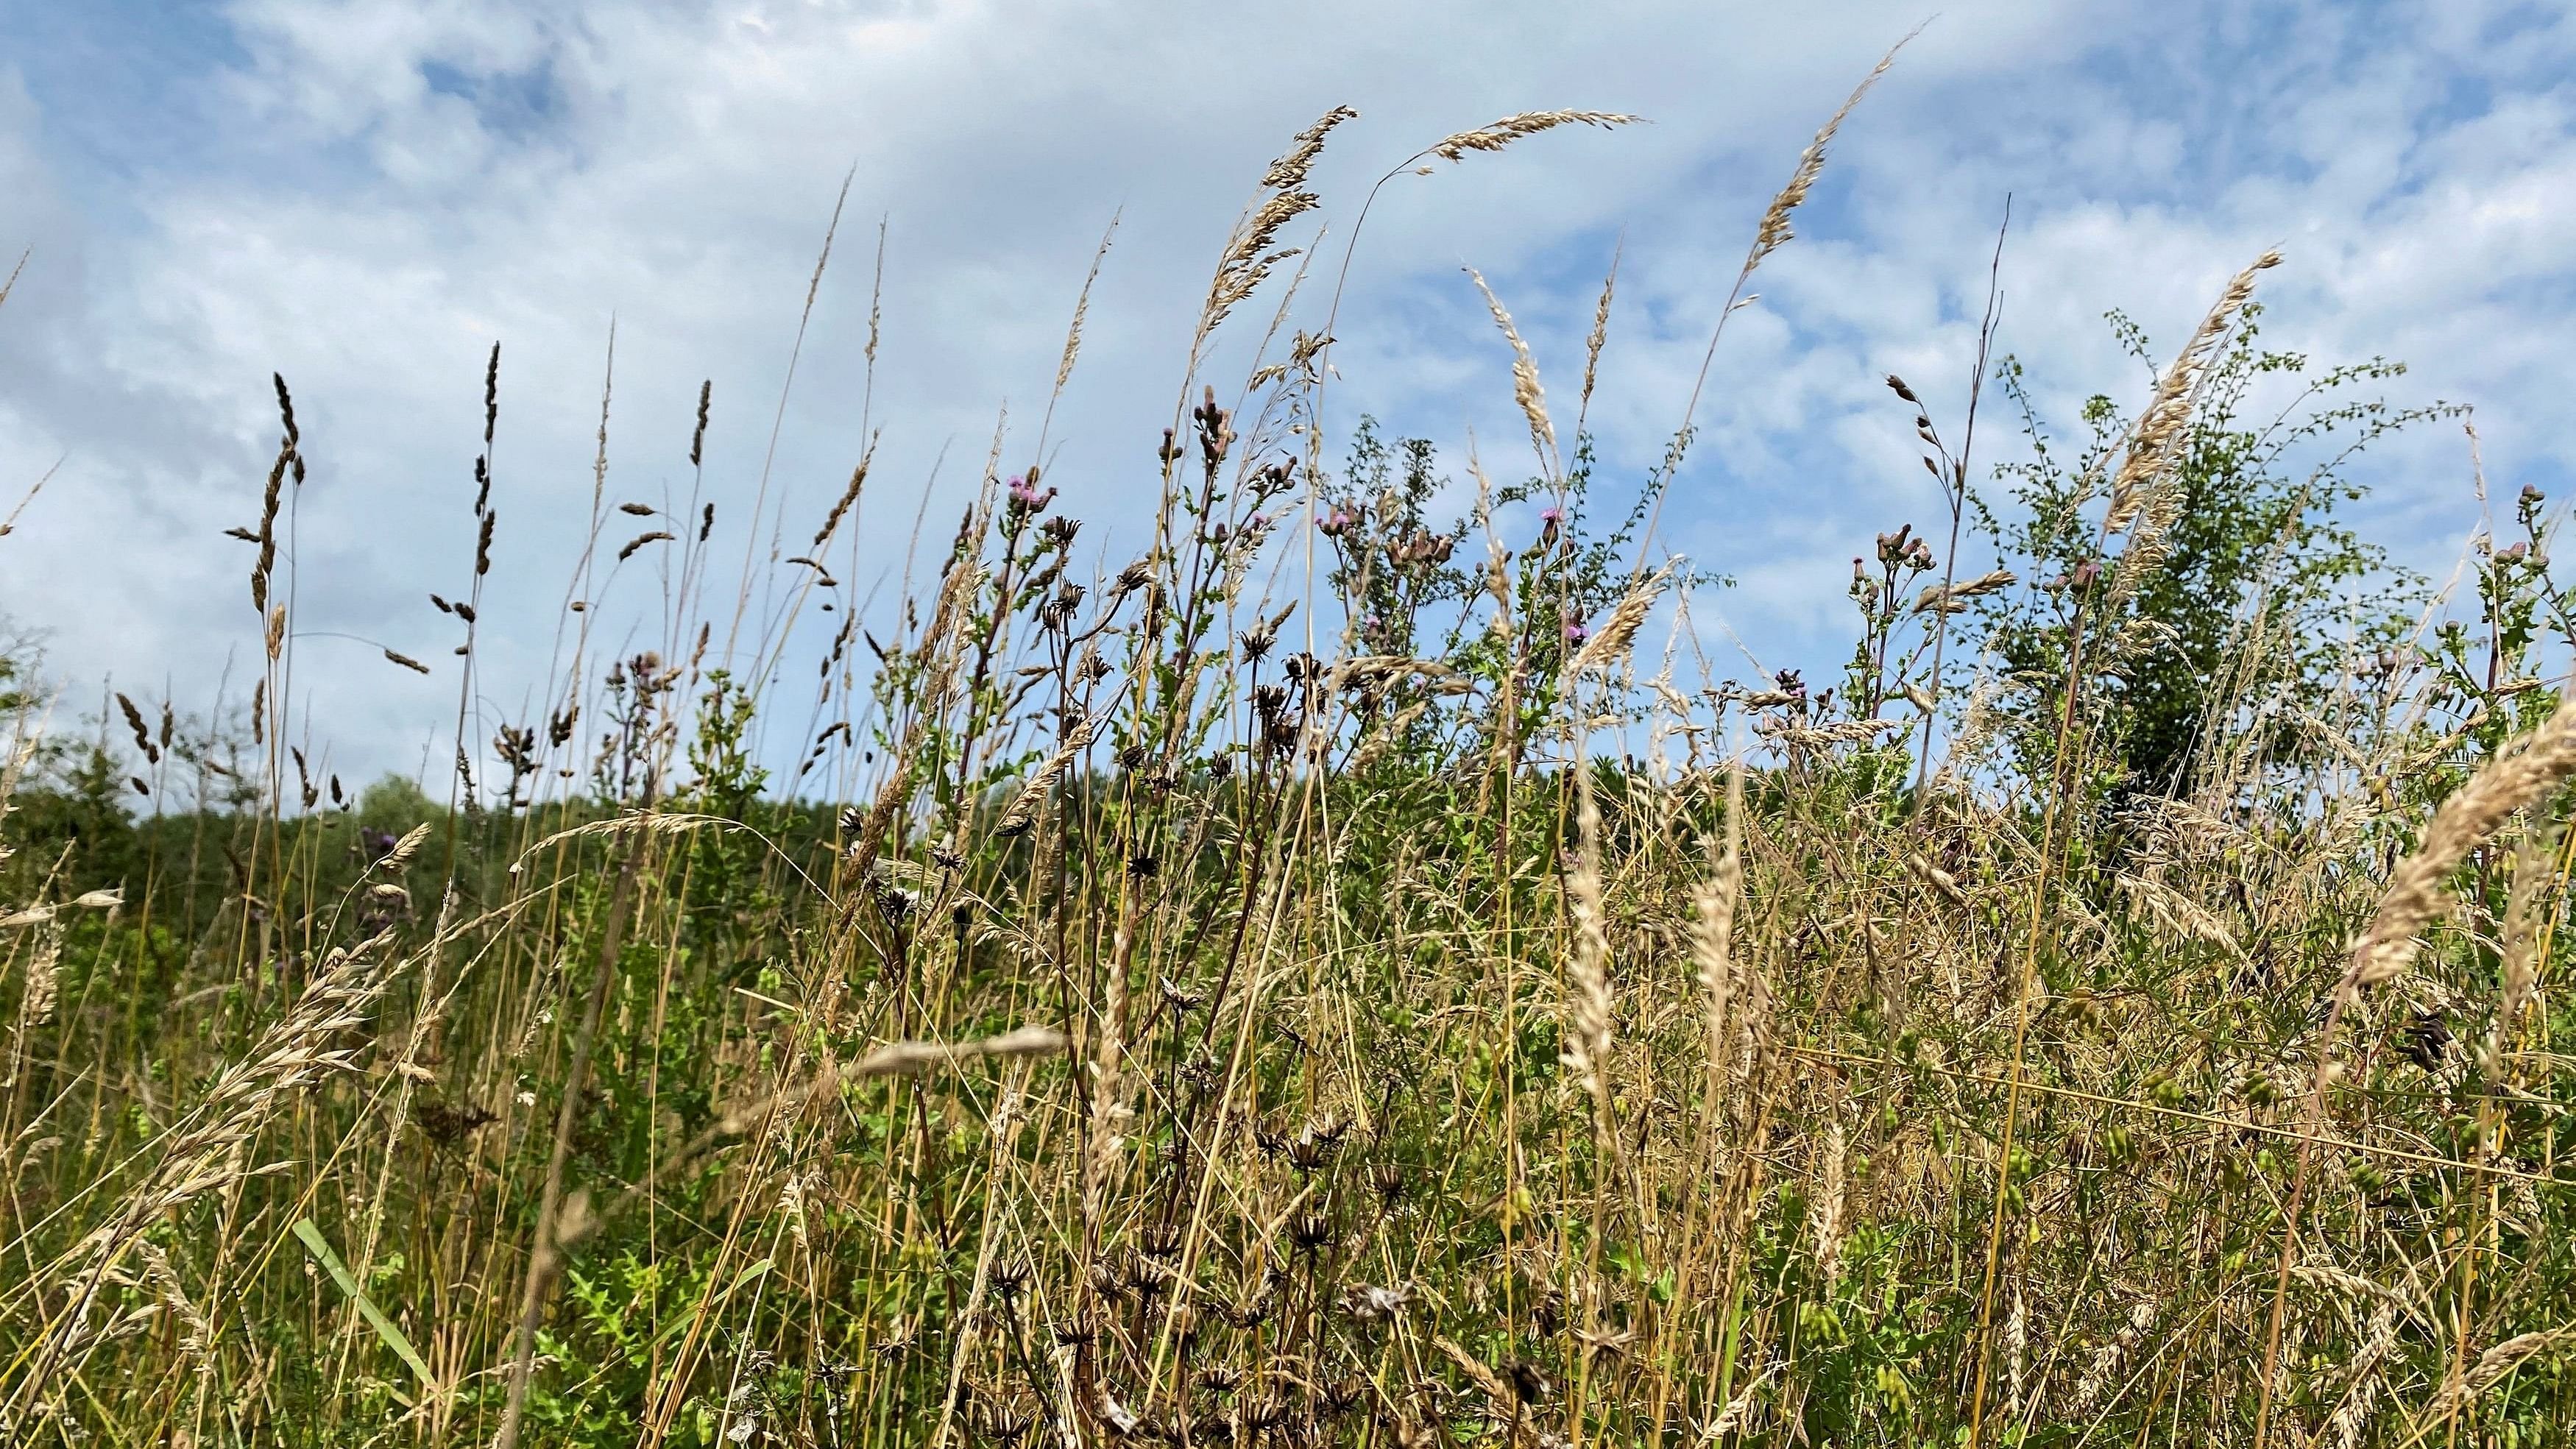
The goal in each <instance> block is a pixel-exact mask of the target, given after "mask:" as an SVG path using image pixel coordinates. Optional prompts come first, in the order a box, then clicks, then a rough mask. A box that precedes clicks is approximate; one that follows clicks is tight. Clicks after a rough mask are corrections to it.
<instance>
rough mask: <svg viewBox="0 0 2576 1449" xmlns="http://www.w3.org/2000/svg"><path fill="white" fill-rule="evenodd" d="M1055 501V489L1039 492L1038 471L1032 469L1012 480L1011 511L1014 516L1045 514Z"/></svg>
mask: <svg viewBox="0 0 2576 1449" xmlns="http://www.w3.org/2000/svg"><path fill="white" fill-rule="evenodd" d="M1054 501H1055V490H1054V489H1052V488H1049V489H1047V490H1046V491H1045V492H1043V493H1041V492H1039V491H1038V470H1037V469H1035V468H1031V469H1030V470H1029V471H1027V472H1026V473H1023V474H1020V475H1018V476H1017V477H1014V478H1013V479H1011V502H1010V509H1011V512H1012V513H1013V514H1014V515H1018V514H1029V513H1044V512H1045V511H1046V506H1047V505H1048V504H1050V503H1053V502H1054Z"/></svg>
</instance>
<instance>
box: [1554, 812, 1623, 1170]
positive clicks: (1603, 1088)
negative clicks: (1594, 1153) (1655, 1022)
mask: <svg viewBox="0 0 2576 1449" xmlns="http://www.w3.org/2000/svg"><path fill="white" fill-rule="evenodd" d="M1575 839H1576V844H1575V855H1574V868H1573V870H1572V872H1571V873H1569V874H1568V875H1567V877H1566V907H1567V910H1568V912H1569V914H1570V916H1571V917H1572V921H1573V926H1574V954H1573V959H1572V960H1571V962H1570V963H1569V965H1568V968H1567V973H1566V975H1567V987H1566V1005H1567V1020H1566V1027H1565V1049H1564V1053H1563V1055H1564V1060H1565V1068H1566V1070H1567V1071H1568V1072H1570V1073H1572V1074H1573V1076H1574V1080H1575V1083H1576V1085H1577V1086H1579V1087H1580V1088H1581V1089H1582V1090H1583V1091H1584V1093H1585V1094H1586V1095H1588V1096H1589V1097H1590V1098H1591V1099H1592V1104H1593V1108H1594V1110H1595V1112H1596V1114H1597V1116H1596V1121H1597V1122H1599V1123H1600V1124H1602V1125H1603V1127H1604V1128H1605V1130H1606V1127H1607V1123H1608V1120H1609V1113H1610V1086H1609V1072H1610V1038H1611V1020H1612V1013H1613V1007H1612V1004H1611V999H1610V932H1609V923H1608V920H1607V907H1606V905H1605V904H1604V902H1603V899H1602V889H1601V860H1600V851H1601V811H1600V808H1599V806H1598V805H1597V804H1595V803H1594V801H1593V798H1592V783H1591V779H1590V776H1589V774H1588V773H1587V772H1585V771H1583V770H1581V769H1579V768H1578V769H1577V771H1576V773H1575Z"/></svg>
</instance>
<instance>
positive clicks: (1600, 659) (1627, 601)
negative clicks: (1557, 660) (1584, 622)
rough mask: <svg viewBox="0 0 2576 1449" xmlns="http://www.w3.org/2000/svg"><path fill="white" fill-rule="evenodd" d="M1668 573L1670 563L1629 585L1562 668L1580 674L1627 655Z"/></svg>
mask: <svg viewBox="0 0 2576 1449" xmlns="http://www.w3.org/2000/svg"><path fill="white" fill-rule="evenodd" d="M1672 576H1673V565H1670V564H1667V565H1665V566H1664V567H1662V568H1660V569H1657V570H1656V571H1655V572H1654V573H1652V574H1649V575H1647V576H1646V577H1644V578H1642V579H1639V580H1638V581H1637V582H1636V583H1635V584H1634V585H1632V586H1631V587H1630V588H1629V590H1628V592H1627V593H1626V594H1625V595H1623V596H1622V597H1621V598H1620V600H1619V605H1618V607H1617V608H1615V609H1612V610H1611V611H1610V617H1609V619H1607V620H1606V621H1604V622H1603V623H1602V625H1601V630H1600V632H1599V633H1596V634H1594V635H1593V636H1592V637H1591V638H1589V639H1586V640H1585V641H1584V642H1583V647H1582V648H1580V649H1578V650H1576V651H1575V652H1574V661H1573V662H1572V663H1571V664H1569V665H1568V666H1567V667H1566V672H1567V673H1569V674H1574V675H1581V674H1584V673H1586V672H1588V671H1590V670H1593V669H1599V668H1607V667H1613V666H1616V665H1617V663H1618V662H1619V661H1620V660H1622V659H1625V658H1627V657H1628V651H1629V649H1630V648H1631V647H1633V646H1634V645H1635V644H1636V642H1637V630H1638V629H1639V628H1640V627H1641V626H1642V625H1644V624H1645V622H1646V616H1647V615H1648V614H1649V613H1652V612H1653V611H1654V607H1655V600H1656V598H1657V597H1659V596H1660V595H1661V594H1662V593H1663V591H1664V585H1665V584H1666V583H1667V582H1669V581H1670V580H1671V578H1672Z"/></svg>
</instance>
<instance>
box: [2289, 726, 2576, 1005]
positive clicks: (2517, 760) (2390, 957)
mask: <svg viewBox="0 0 2576 1449" xmlns="http://www.w3.org/2000/svg"><path fill="white" fill-rule="evenodd" d="M2570 772H2576V702H2571V703H2569V704H2563V705H2561V706H2559V708H2558V711H2557V712H2556V713H2555V714H2552V715H2551V716H2550V717H2549V718H2548V719H2547V720H2546V721H2544V722H2542V724H2541V726H2540V727H2539V728H2538V729H2536V730H2533V731H2532V732H2531V734H2530V735H2528V736H2527V737H2525V738H2524V739H2523V740H2522V741H2521V742H2520V743H2519V744H2518V745H2516V746H2515V747H2513V748H2512V749H2510V750H2508V751H2504V752H2500V753H2498V754H2497V756H2496V757H2495V758H2494V759H2492V760H2490V761H2488V762H2487V765H2486V767H2485V768H2484V769H2481V770H2479V771H2478V773H2477V774H2476V775H2475V776H2474V777H2472V778H2471V779H2470V780H2469V782H2468V783H2467V784H2466V785H2463V786H2461V787H2460V789H2459V790H2458V791H2456V792H2455V793H2453V794H2452V796H2451V798H2450V799H2448V800H2445V801H2443V802H2442V806H2441V808H2440V809H2439V810H2436V811H2435V812H2434V813H2433V819H2432V822H2431V823H2430V824H2428V825H2427V826H2426V827H2425V828H2424V838H2423V840H2422V842H2421V843H2420V844H2418V845H2417V846H2416V847H2415V851H2414V853H2413V854H2412V855H2409V856H2408V857H2407V858H2406V860H2405V861H2404V863H2402V864H2401V865H2399V866H2398V867H2397V870H2396V872H2395V873H2394V874H2392V875H2391V876H2390V877H2389V881H2388V887H2387V890H2386V891H2385V893H2384V894H2382V895H2381V897H2380V901H2379V909H2378V910H2377V911H2376V912H2374V913H2373V914H2372V916H2371V918H2370V924H2369V925H2368V926H2367V927H2365V928H2364V929H2363V931H2362V933H2361V935H2360V937H2359V938H2358V939H2357V940H2355V941H2354V942H2353V946H2352V955H2351V964H2350V965H2349V966H2348V967H2347V968H2346V969H2345V972H2344V975H2343V979H2342V981H2340V982H2339V983H2338V984H2337V985H2336V988H2335V1000H2336V1005H2337V1006H2338V1007H2340V1006H2344V1005H2346V1004H2348V1003H2350V1002H2352V1001H2355V1000H2358V999H2359V997H2360V995H2361V993H2362V992H2363V991H2365V990H2367V989H2368V988H2370V987H2372V986H2376V985H2378V984H2380V983H2381V982H2384V981H2387V980H2390V979H2392V978H2393V977H2395V976H2396V975H2397V974H2398V973H2400V972H2402V971H2404V970H2405V969H2406V965H2407V963H2408V962H2410V961H2412V960H2413V959H2414V956H2415V949H2416V948H2415V939H2416V935H2417V933H2418V932H2420V931H2422V930H2423V928H2424V927H2425V926H2426V925H2427V924H2429V923H2430V922H2431V921H2432V920H2433V918H2434V917H2435V916H2437V915H2439V914H2440V913H2441V910H2442V907H2443V903H2444V901H2445V900H2446V898H2447V897H2448V894H2449V892H2448V890H2447V888H2446V887H2447V883H2448V882H2449V880H2450V877H2451V872H2452V871H2453V870H2454V869H2455V868H2457V867H2458V865H2459V864H2460V862H2461V861H2462V860H2464V859H2466V858H2467V856H2468V853H2469V852H2470V851H2471V850H2472V849H2475V848H2476V847H2477V846H2478V845H2479V844H2481V843H2482V842H2484V841H2485V840H2486V839H2487V837H2489V836H2491V835H2493V834H2495V832H2496V830H2497V829H2498V827H2500V826H2502V825H2503V824H2504V822H2505V820H2506V819H2507V818H2508V817H2510V816H2511V815H2512V814H2513V813H2514V812H2515V811H2517V810H2520V809H2522V808H2523V807H2525V806H2527V805H2531V804H2534V803H2536V802H2537V801H2539V800H2540V799H2541V798H2542V797H2543V796H2545V795H2547V794H2548V793H2549V792H2550V791H2551V790H2552V789H2554V788H2556V787H2557V786H2558V784H2559V783H2560V782H2561V781H2563V780H2565V779H2566V778H2567V776H2568V774H2569V773H2570Z"/></svg>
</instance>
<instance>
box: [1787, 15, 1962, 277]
mask: <svg viewBox="0 0 2576 1449" xmlns="http://www.w3.org/2000/svg"><path fill="white" fill-rule="evenodd" d="M1920 33H1921V32H1920V31H1917V32H1915V34H1920ZM1913 39H1914V35H1913V34H1909V35H1907V36H1906V37H1905V39H1903V40H1900V41H1898V42H1896V44H1894V45H1892V46H1889V47H1888V50H1887V54H1885V55H1883V56H1880V57H1879V59H1878V64H1876V65H1874V66H1871V67H1870V70H1869V74H1868V75H1865V76H1863V77H1861V82H1860V84H1859V85H1856V86H1854V87H1852V93H1851V95H1850V96H1849V97H1848V98H1846V99H1845V100H1844V101H1843V103H1842V106H1841V108H1840V109H1838V110H1836V111H1835V112H1834V113H1833V115H1832V116H1831V117H1829V118H1827V120H1826V121H1825V124H1824V125H1823V126H1821V127H1819V128H1818V129H1817V131H1816V136H1815V139H1814V140H1812V141H1809V142H1808V143H1807V149H1806V150H1804V151H1801V152H1799V153H1798V165H1797V168H1796V169H1795V170H1793V171H1791V172H1790V173H1789V184H1788V185H1786V186H1783V187H1781V188H1780V191H1779V194H1778V195H1776V196H1773V197H1772V198H1771V204H1770V205H1769V206H1767V207H1765V208H1763V211H1762V223H1761V225H1759V226H1758V227H1756V228H1754V232H1753V250H1752V251H1751V252H1750V253H1749V254H1748V255H1747V256H1746V257H1745V259H1744V270H1745V272H1746V274H1748V275H1749V274H1751V272H1752V271H1753V269H1754V268H1756V267H1758V266H1760V265H1762V261H1763V259H1764V258H1766V257H1768V256H1770V255H1771V254H1772V253H1773V252H1776V251H1778V250H1779V249H1780V248H1781V247H1783V246H1785V245H1787V244H1788V242H1789V239H1790V238H1791V237H1794V236H1796V235H1797V230H1796V229H1795V228H1794V227H1793V226H1791V225H1790V219H1791V217H1792V216H1794V215H1795V214H1796V212H1797V210H1798V208H1799V207H1800V206H1802V205H1804V204H1805V203H1806V200H1807V193H1808V192H1809V191H1812V190H1814V189H1815V185H1816V178H1817V177H1819V176H1822V175H1823V174H1824V171H1825V148H1826V147H1828V146H1830V145H1831V144H1833V139H1834V133H1835V132H1836V131H1839V130H1841V129H1842V128H1843V122H1845V121H1847V120H1850V119H1851V113H1852V112H1853V111H1855V110H1857V109H1859V108H1860V99H1861V97H1863V96H1865V95H1868V94H1869V91H1870V87H1872V86H1874V85H1877V84H1878V82H1879V78H1880V77H1881V76H1884V75H1886V74H1887V72H1888V69H1889V68H1890V67H1892V66H1894V65H1895V64H1896V53H1897V52H1898V51H1900V50H1903V49H1904V48H1905V47H1906V45H1907V44H1908V43H1910V42H1911V41H1912V40H1913Z"/></svg>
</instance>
